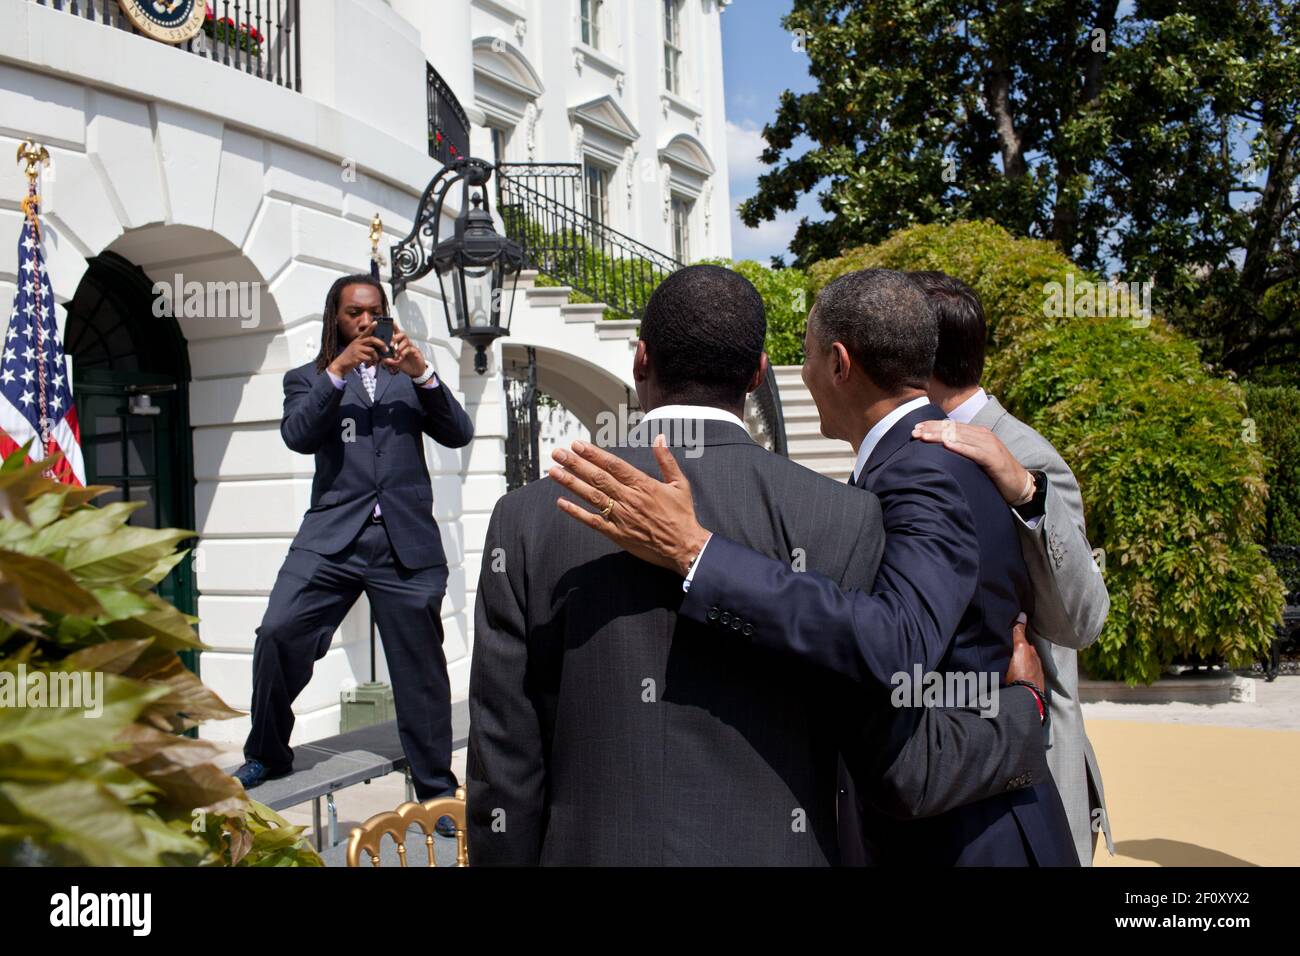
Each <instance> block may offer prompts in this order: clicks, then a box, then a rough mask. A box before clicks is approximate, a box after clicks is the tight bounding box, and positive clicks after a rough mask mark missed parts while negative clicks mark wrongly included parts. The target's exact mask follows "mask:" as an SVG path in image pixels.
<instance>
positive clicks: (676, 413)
mask: <svg viewBox="0 0 1300 956" xmlns="http://www.w3.org/2000/svg"><path fill="white" fill-rule="evenodd" d="M657 418H696V419H706V420H708V421H712V422H731V423H732V424H733V425H739V426H740V427H741V428H745V423H744V422H742V421H741V420H740V419H739V418H737V417H736V416H735V415H733V414H732V413H731V412H729V411H726V410H725V409H721V408H714V407H713V406H712V405H660V406H659V407H658V408H652V409H650V411H648V412H646V413H645V414H644V415H642V416H641V421H643V422H650V421H654V420H655V419H657ZM745 431H749V429H748V428H745Z"/></svg>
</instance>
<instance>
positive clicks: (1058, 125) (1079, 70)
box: [740, 0, 1300, 373]
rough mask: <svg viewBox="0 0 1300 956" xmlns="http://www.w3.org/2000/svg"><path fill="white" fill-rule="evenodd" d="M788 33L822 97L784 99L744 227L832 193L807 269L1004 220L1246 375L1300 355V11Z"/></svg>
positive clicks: (1099, 14) (1225, 8)
mask: <svg viewBox="0 0 1300 956" xmlns="http://www.w3.org/2000/svg"><path fill="white" fill-rule="evenodd" d="M783 23H784V25H785V26H786V28H787V29H789V30H791V31H792V32H794V31H798V36H799V37H800V40H801V42H803V43H804V44H805V45H806V50H807V53H808V57H809V72H810V74H811V75H812V77H813V79H814V81H815V83H816V89H815V90H813V91H812V92H809V93H806V94H799V95H797V94H794V93H792V92H789V91H787V92H785V93H784V94H783V95H782V96H781V100H780V104H779V106H778V108H777V112H776V116H775V118H774V119H773V120H772V122H771V123H769V124H768V125H767V126H766V127H765V128H764V131H763V133H764V137H765V139H766V141H767V144H768V146H767V148H766V149H765V150H764V152H763V154H762V157H761V158H762V159H763V161H764V162H765V163H767V164H769V165H770V166H771V167H772V169H771V170H770V171H768V172H766V173H765V174H764V175H763V176H761V177H760V179H759V188H758V192H757V194H756V195H754V196H753V197H752V198H750V199H748V200H746V201H745V202H744V203H742V204H741V207H740V214H741V219H742V220H743V221H744V222H745V224H746V225H749V226H756V225H757V224H758V223H759V222H761V221H764V220H769V219H772V218H774V217H775V216H776V214H777V212H778V211H780V210H791V209H794V208H795V206H796V204H797V202H798V200H799V198H800V196H802V195H803V194H805V193H809V192H812V191H814V190H817V191H818V195H819V200H820V205H821V208H822V210H823V211H824V212H825V213H826V215H827V218H825V219H823V220H820V221H811V220H810V219H808V218H806V217H805V218H804V219H803V221H801V223H800V225H799V227H798V230H797V231H796V233H795V237H794V240H793V241H792V243H791V246H790V249H791V252H792V253H794V256H795V259H796V262H797V264H800V265H806V264H810V263H812V262H815V261H817V260H819V259H823V258H827V257H833V256H836V255H838V254H839V252H840V251H841V250H842V249H845V248H849V247H853V246H857V245H860V244H862V243H875V242H880V241H883V240H884V239H885V238H887V237H888V236H889V235H891V234H892V233H894V232H895V231H897V230H899V229H901V228H905V227H907V226H910V225H914V224H918V223H929V222H944V221H953V220H956V219H991V220H993V221H994V222H997V223H998V224H1000V225H1002V226H1003V227H1004V228H1006V229H1008V230H1009V231H1011V232H1012V233H1013V234H1016V235H1021V236H1028V237H1035V238H1043V239H1049V240H1051V241H1053V242H1054V243H1056V245H1057V246H1058V247H1059V248H1060V249H1061V250H1062V252H1063V253H1065V254H1066V255H1067V256H1068V257H1070V258H1071V259H1072V260H1073V261H1075V262H1077V263H1079V264H1080V265H1081V266H1083V267H1085V268H1088V269H1092V270H1104V269H1105V268H1106V267H1107V266H1108V265H1114V266H1118V267H1119V268H1120V269H1121V270H1122V271H1123V272H1124V273H1125V274H1127V275H1128V276H1129V277H1130V278H1131V279H1133V280H1149V281H1152V282H1153V283H1154V296H1155V299H1156V302H1157V303H1158V305H1159V306H1160V307H1161V309H1162V310H1163V311H1164V312H1165V313H1166V314H1167V315H1168V316H1169V317H1170V318H1171V319H1172V320H1173V321H1174V322H1175V323H1176V324H1178V325H1180V326H1181V327H1183V328H1184V329H1185V330H1187V331H1189V332H1190V333H1191V334H1192V335H1193V336H1194V337H1196V338H1197V339H1198V341H1199V342H1200V344H1201V345H1202V347H1203V348H1204V349H1205V350H1206V354H1207V356H1208V357H1209V358H1211V359H1212V360H1215V361H1218V362H1221V363H1222V364H1223V365H1224V366H1226V367H1228V368H1230V369H1233V370H1235V371H1237V372H1240V373H1248V372H1252V371H1254V370H1255V369H1257V368H1259V367H1261V366H1265V365H1277V364H1279V363H1284V362H1286V361H1287V360H1288V359H1289V358H1291V357H1293V356H1295V355H1296V354H1297V351H1300V324H1298V322H1297V305H1298V304H1300V303H1298V300H1300V289H1298V286H1297V282H1298V279H1297V275H1298V274H1297V267H1298V266H1300V257H1298V256H1297V251H1296V250H1297V238H1300V236H1298V232H1300V197H1298V196H1297V184H1298V183H1300V135H1298V131H1297V126H1296V120H1297V114H1298V112H1300V44H1298V42H1297V41H1298V40H1300V12H1298V10H1297V7H1296V6H1295V5H1294V4H1293V3H1291V2H1288V0H1231V2H1225V0H1150V2H1142V0H1139V2H1137V3H1135V4H1131V5H1130V4H1121V3H1120V2H1119V0H794V4H793V9H792V11H791V12H790V14H789V15H788V16H786V17H785V19H784V21H783ZM804 138H807V139H808V140H811V142H812V146H811V148H809V149H807V150H806V151H804V152H802V153H799V152H798V151H797V146H798V144H799V143H801V142H802V141H803V140H804Z"/></svg>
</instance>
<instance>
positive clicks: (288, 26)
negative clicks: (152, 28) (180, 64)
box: [30, 0, 302, 93]
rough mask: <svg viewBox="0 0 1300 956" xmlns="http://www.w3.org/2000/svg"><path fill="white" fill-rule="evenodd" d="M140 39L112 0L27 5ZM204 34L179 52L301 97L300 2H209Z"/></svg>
mask: <svg viewBox="0 0 1300 956" xmlns="http://www.w3.org/2000/svg"><path fill="white" fill-rule="evenodd" d="M30 2H32V3H36V4H39V5H40V6H43V7H51V8H53V9H55V10H63V11H65V12H67V13H70V14H72V15H73V16H75V17H81V18H82V19H84V20H91V21H93V22H96V23H102V24H104V25H105V26H109V27H115V28H116V29H119V30H126V31H127V32H129V33H135V34H137V35H139V33H140V31H139V30H137V29H135V27H133V26H132V25H131V22H130V21H129V20H128V19H127V18H126V14H125V13H123V12H122V8H121V6H120V5H119V4H118V2H117V0H98V2H96V0H80V2H79V0H30ZM207 9H208V16H207V19H206V20H205V21H204V23H203V29H202V30H200V31H199V33H198V34H196V35H195V36H194V37H193V38H191V39H189V40H186V41H185V42H184V43H181V44H178V45H177V47H176V48H177V49H178V50H184V51H185V52H187V53H193V54H195V55H196V56H201V57H203V58H204V59H207V60H212V61H214V62H216V63H220V64H222V65H223V66H229V67H231V68H233V69H236V70H240V71H242V72H244V73H248V74H250V75H252V76H256V77H260V78H261V79H264V80H269V81H270V82H272V83H275V84H276V85H277V86H283V87H287V88H289V89H291V90H296V91H298V92H300V93H301V92H302V41H301V38H300V37H299V35H298V25H299V23H301V20H300V18H299V0H244V2H240V0H233V2H232V0H212V2H210V3H208V4H207Z"/></svg>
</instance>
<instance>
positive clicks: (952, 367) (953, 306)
mask: <svg viewBox="0 0 1300 956" xmlns="http://www.w3.org/2000/svg"><path fill="white" fill-rule="evenodd" d="M908 275H909V276H911V277H912V281H913V282H915V283H916V284H917V285H918V286H919V287H920V289H921V291H922V292H924V293H925V297H926V299H928V300H929V302H930V311H932V312H933V313H934V317H935V318H936V319H937V320H938V322H939V350H938V351H937V352H936V353H935V355H934V377H935V378H937V379H938V380H939V381H940V382H942V383H943V384H944V385H947V386H948V387H949V388H970V387H971V386H973V385H978V384H979V383H980V378H981V377H982V376H983V375H984V343H985V340H986V339H987V337H988V328H987V326H986V324H985V322H984V306H982V305H980V297H979V296H978V295H976V294H975V290H974V289H972V288H971V287H970V286H968V285H967V284H966V283H964V282H962V281H961V280H960V279H956V278H953V277H952V276H950V275H948V274H947V273H946V272H909V273H908Z"/></svg>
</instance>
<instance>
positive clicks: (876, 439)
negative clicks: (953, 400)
mask: <svg viewBox="0 0 1300 956" xmlns="http://www.w3.org/2000/svg"><path fill="white" fill-rule="evenodd" d="M928 404H930V396H928V395H921V396H919V397H917V398H914V399H912V400H911V401H910V402H904V403H903V404H902V405H899V406H898V407H897V408H895V409H894V410H893V411H892V412H890V413H889V414H888V415H886V416H885V417H884V418H882V419H881V420H880V421H878V422H876V423H875V424H874V425H872V426H871V431H869V432H867V437H866V438H864V439H862V444H861V445H860V446H858V460H857V463H856V464H854V466H853V483H854V484H857V483H858V475H860V474H862V469H863V468H865V467H867V459H868V458H870V457H871V453H872V452H873V451H875V450H876V446H877V445H878V444H880V439H882V438H884V437H885V433H886V432H888V431H889V430H890V429H891V428H893V427H894V425H895V424H897V422H898V421H899V419H901V418H902V417H903V416H904V415H906V414H907V413H908V412H911V411H913V410H914V409H917V408H920V407H922V406H923V405H928Z"/></svg>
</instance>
